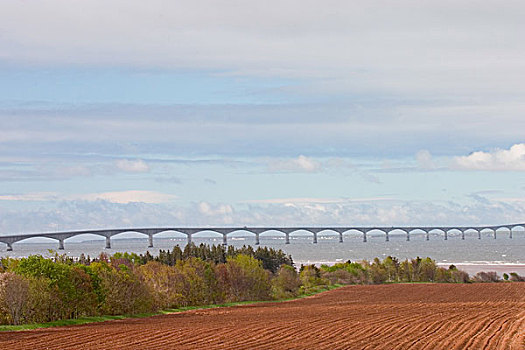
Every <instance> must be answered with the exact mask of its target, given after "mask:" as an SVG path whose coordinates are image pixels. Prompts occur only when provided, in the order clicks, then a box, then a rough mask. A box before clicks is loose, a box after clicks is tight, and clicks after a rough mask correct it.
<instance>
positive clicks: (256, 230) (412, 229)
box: [0, 223, 525, 251]
mask: <svg viewBox="0 0 525 350" xmlns="http://www.w3.org/2000/svg"><path fill="white" fill-rule="evenodd" d="M517 228H521V229H522V230H525V223H521V224H509V225H507V224H506V225H497V226H390V227H383V226H367V227H360V226H356V227H339V226H333V227H246V226H244V227H162V228H122V229H107V230H104V229H97V230H84V231H65V232H43V233H31V234H19V235H5V236H4V235H2V236H0V242H3V243H5V244H6V245H7V251H12V250H13V243H16V242H20V241H23V240H26V239H29V238H36V237H40V238H51V239H55V240H57V241H58V249H64V241H65V240H66V239H68V238H71V237H75V236H80V235H87V234H89V235H98V236H102V237H104V238H105V239H106V248H107V249H111V237H113V236H116V235H119V234H121V233H126V232H137V233H141V234H144V235H146V236H147V237H148V240H149V245H148V247H149V248H152V247H153V236H154V235H156V234H159V233H162V232H168V231H173V232H179V233H182V234H184V235H186V236H187V239H188V244H189V243H191V239H192V236H193V235H195V234H197V233H200V232H215V233H218V234H220V235H222V243H223V244H224V245H226V244H228V235H229V234H231V233H234V232H248V233H251V234H253V235H254V236H255V244H256V245H258V244H259V236H260V235H261V234H262V233H265V232H268V231H277V232H281V233H283V234H284V235H285V243H286V244H289V243H290V234H292V233H294V232H296V231H305V232H309V233H311V234H312V236H313V243H317V236H318V234H320V233H322V232H324V231H332V232H335V233H338V234H339V242H340V243H342V242H343V234H345V233H349V232H352V231H354V232H358V234H361V235H362V236H363V242H366V241H367V234H368V233H369V232H371V231H379V232H382V233H383V234H384V235H385V239H386V241H387V242H388V241H389V239H390V233H391V232H393V231H401V232H403V233H404V234H405V235H406V240H407V241H410V235H411V234H415V233H416V232H418V233H423V234H424V235H425V237H426V240H427V241H428V240H430V233H440V234H442V235H443V237H444V239H445V240H447V239H448V234H449V233H450V232H459V233H461V239H463V240H464V239H465V233H466V232H469V231H470V232H477V235H478V239H481V233H482V232H489V233H491V234H492V235H493V237H494V239H496V237H497V235H498V233H499V232H502V233H507V234H508V237H509V238H512V233H513V230H516V229H517Z"/></svg>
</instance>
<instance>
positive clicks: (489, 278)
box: [474, 271, 500, 283]
mask: <svg viewBox="0 0 525 350" xmlns="http://www.w3.org/2000/svg"><path fill="white" fill-rule="evenodd" d="M499 281H500V279H499V277H498V274H497V273H496V272H495V271H489V272H478V273H477V274H476V275H475V276H474V282H483V283H486V282H499Z"/></svg>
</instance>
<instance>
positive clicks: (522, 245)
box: [0, 230, 525, 274]
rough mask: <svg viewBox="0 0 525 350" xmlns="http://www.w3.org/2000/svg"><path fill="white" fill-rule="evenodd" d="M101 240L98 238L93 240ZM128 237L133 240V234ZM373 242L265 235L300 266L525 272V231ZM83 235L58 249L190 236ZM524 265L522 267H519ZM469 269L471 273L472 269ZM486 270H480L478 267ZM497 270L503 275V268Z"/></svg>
mask: <svg viewBox="0 0 525 350" xmlns="http://www.w3.org/2000/svg"><path fill="white" fill-rule="evenodd" d="M199 236H200V235H195V236H194V237H193V242H194V243H195V244H197V245H198V244H200V243H206V244H221V243H222V236H218V235H216V236H213V237H211V236H208V237H205V236H200V237H199ZM93 237H96V236H93ZM128 237H129V236H128ZM367 238H368V242H363V240H362V236H361V235H357V234H355V235H352V234H350V235H345V236H344V242H343V243H339V236H338V235H337V234H329V233H326V234H319V235H318V243H317V244H313V243H312V236H311V235H299V234H296V235H293V234H292V235H291V236H290V244H285V240H284V235H278V236H272V235H270V234H261V235H260V246H268V247H273V248H277V249H282V250H283V251H285V252H286V253H287V254H290V255H291V256H292V258H293V259H294V261H295V263H296V265H300V264H301V263H303V264H307V263H316V264H321V263H327V264H332V263H335V262H338V261H346V260H352V261H359V260H363V259H367V260H372V259H373V258H375V257H379V258H384V257H386V256H389V255H391V256H395V257H397V258H399V259H405V258H409V259H410V258H415V257H417V256H420V257H427V256H429V257H431V258H433V259H434V260H436V261H437V262H438V263H441V264H443V265H445V266H446V265H449V264H456V265H461V266H467V267H468V266H470V272H474V270H473V268H472V266H487V265H501V266H510V267H509V268H512V269H513V270H512V271H518V272H519V273H522V274H525V232H523V231H518V230H516V231H515V232H514V233H513V238H512V239H510V238H509V236H508V233H499V234H498V238H497V239H494V238H493V236H492V235H490V234H488V233H486V234H483V236H482V239H481V240H479V239H478V237H477V232H474V233H472V234H468V233H467V234H466V235H465V240H462V239H461V236H460V234H459V233H458V234H452V233H451V234H449V237H448V240H444V239H443V235H442V234H441V235H440V234H434V235H432V234H431V235H430V240H429V241H426V240H425V236H424V234H420V235H418V234H411V236H410V241H406V236H405V235H403V234H398V235H396V234H391V235H390V241H389V242H385V238H384V235H381V234H376V235H374V234H369V235H368V237H367ZM82 239H85V238H82V236H80V237H75V238H72V239H70V240H66V241H65V250H63V251H58V252H59V253H66V254H67V255H69V256H73V257H78V256H80V254H82V253H84V254H85V255H89V256H91V257H96V256H98V255H99V254H100V253H101V252H106V253H108V254H113V253H115V252H134V253H142V254H143V253H145V252H146V251H149V252H150V253H151V254H153V255H156V254H158V252H159V249H164V250H166V249H172V248H173V247H174V246H175V245H180V246H181V247H183V246H185V245H186V236H183V235H180V234H175V233H173V234H171V235H170V233H162V234H159V235H158V236H154V246H155V247H154V248H147V246H148V241H147V238H146V237H145V236H141V235H139V234H135V236H133V234H132V235H131V238H119V237H118V236H117V237H115V238H112V240H111V245H112V248H111V249H105V248H104V246H105V241H104V240H103V239H102V240H100V239H99V238H97V239H92V240H84V241H82ZM228 244H231V245H233V246H235V247H241V246H243V245H252V246H254V244H255V238H254V236H253V235H245V236H243V235H242V234H241V233H236V234H234V235H231V236H230V235H229V236H228ZM57 248H58V243H57V241H55V240H51V239H48V240H47V239H46V240H44V241H42V239H32V240H28V241H25V242H19V243H15V244H14V245H13V251H12V252H7V251H6V247H5V246H3V247H2V245H0V256H10V257H24V256H28V255H31V254H41V255H44V256H50V255H52V254H54V253H50V252H49V249H54V250H56V249H57ZM520 265H521V266H520ZM466 270H469V268H467V269H466ZM478 270H481V269H478ZM498 271H502V270H501V269H499V270H498Z"/></svg>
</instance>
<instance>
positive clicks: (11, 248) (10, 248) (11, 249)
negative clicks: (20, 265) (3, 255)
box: [6, 243, 13, 252]
mask: <svg viewBox="0 0 525 350" xmlns="http://www.w3.org/2000/svg"><path fill="white" fill-rule="evenodd" d="M6 244H7V251H8V252H12V251H13V246H12V245H11V243H6Z"/></svg>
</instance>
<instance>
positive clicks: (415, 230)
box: [408, 227, 430, 241]
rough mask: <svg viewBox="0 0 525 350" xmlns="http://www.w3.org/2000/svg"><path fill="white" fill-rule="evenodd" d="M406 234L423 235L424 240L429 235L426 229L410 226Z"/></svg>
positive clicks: (427, 238)
mask: <svg viewBox="0 0 525 350" xmlns="http://www.w3.org/2000/svg"><path fill="white" fill-rule="evenodd" d="M408 235H410V236H416V237H417V236H423V237H425V240H427V241H428V240H429V239H430V237H429V236H428V230H425V229H423V228H421V227H411V228H410V229H408Z"/></svg>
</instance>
